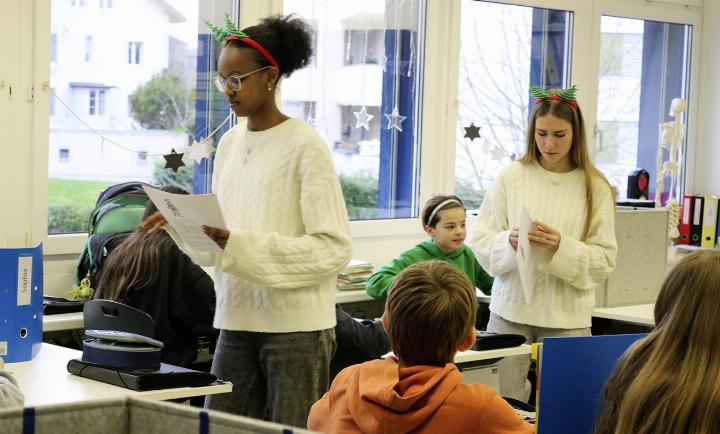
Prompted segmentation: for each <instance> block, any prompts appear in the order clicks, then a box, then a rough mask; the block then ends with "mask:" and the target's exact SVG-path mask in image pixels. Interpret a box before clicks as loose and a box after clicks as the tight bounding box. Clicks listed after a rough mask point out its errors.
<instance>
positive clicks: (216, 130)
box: [50, 88, 232, 157]
mask: <svg viewBox="0 0 720 434" xmlns="http://www.w3.org/2000/svg"><path fill="white" fill-rule="evenodd" d="M50 93H52V96H53V97H54V98H55V99H56V100H57V101H58V102H60V104H62V105H63V107H65V109H67V111H68V112H69V113H70V114H71V115H72V116H73V117H74V118H75V119H77V120H78V121H79V122H80V123H81V124H83V125H84V126H85V128H87V129H88V130H90V131H91V132H92V133H93V134H95V135H96V136H98V137H100V139H101V140H102V142H101V143H105V142H107V143H110V144H112V145H115V146H117V147H118V148H120V149H123V150H125V151H128V152H132V153H135V154H139V153H140V152H141V151H138V150H135V149H132V148H130V147H127V146H124V145H121V144H120V143H118V142H116V141H114V140H112V139H108V138H107V137H105V136H104V135H102V133H100V132H99V131H98V130H96V129H95V128H93V127H91V126H90V125H88V123H87V122H85V121H84V120H83V119H82V118H81V117H80V116H79V115H78V114H77V113H75V112H74V111H73V110H72V109H71V108H70V106H68V105H67V104H66V103H65V101H63V100H62V99H61V98H60V97H59V96H58V95H57V93H55V90H54V89H52V88H50ZM230 118H232V113H230V114H228V115H227V117H226V118H225V120H223V121H222V123H220V125H219V126H218V127H217V128H215V129H214V130H213V131H212V132H211V133H210V134H208V135H207V137H206V139H208V138H211V137H213V136H214V135H215V133H217V132H218V131H219V130H220V129H221V128H222V127H223V126H225V124H226V123H228V122H229V121H230ZM205 130H206V131H207V127H206V128H205ZM146 155H147V156H149V157H161V156H164V155H165V154H150V153H146Z"/></svg>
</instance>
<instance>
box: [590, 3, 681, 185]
mask: <svg viewBox="0 0 720 434" xmlns="http://www.w3.org/2000/svg"><path fill="white" fill-rule="evenodd" d="M601 32H602V33H601V45H600V70H599V71H598V75H599V84H598V102H597V104H598V106H597V107H598V110H597V127H596V130H595V143H596V153H595V162H596V163H597V165H598V168H599V169H600V170H602V172H603V173H604V174H605V176H607V177H608V180H609V181H610V183H611V184H613V185H614V186H615V187H616V188H617V190H618V194H619V196H620V197H621V198H624V197H626V196H627V178H628V175H629V174H630V172H632V171H633V170H634V169H635V168H643V169H645V170H647V171H648V172H649V173H650V179H651V180H652V182H650V188H649V190H650V198H654V196H655V190H656V188H655V180H656V179H657V162H656V161H657V160H656V159H657V153H658V125H659V124H660V123H662V122H666V121H670V120H671V118H670V117H669V116H668V113H669V111H670V102H671V101H672V99H673V98H683V99H687V98H688V89H689V75H690V71H689V69H690V49H691V42H692V26H690V25H685V24H670V23H663V22H658V21H649V20H639V19H631V18H620V17H613V16H603V17H602V19H601ZM686 116H687V114H685V115H684V116H683V121H684V122H686V121H687V117H686ZM681 151H682V152H681V153H682V154H683V155H684V154H685V152H684V147H683V149H682V150H681ZM664 159H665V160H667V155H665V157H664ZM680 163H681V164H682V163H683V161H682V160H681V161H680ZM681 186H682V183H681V182H678V187H679V188H680V187H681ZM669 189H670V185H669V178H667V179H666V183H665V187H664V189H663V191H664V192H665V195H667V193H668V191H669Z"/></svg>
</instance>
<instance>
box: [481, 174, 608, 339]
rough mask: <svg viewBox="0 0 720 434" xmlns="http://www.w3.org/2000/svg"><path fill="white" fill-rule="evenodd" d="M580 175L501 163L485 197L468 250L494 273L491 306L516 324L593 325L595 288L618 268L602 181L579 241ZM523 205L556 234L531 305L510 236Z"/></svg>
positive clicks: (582, 195)
mask: <svg viewBox="0 0 720 434" xmlns="http://www.w3.org/2000/svg"><path fill="white" fill-rule="evenodd" d="M584 176H585V175H584V172H583V171H582V170H581V169H575V170H573V171H572V172H567V173H553V172H549V171H547V170H545V169H543V168H542V166H540V164H538V163H533V164H529V165H528V164H523V163H520V162H515V163H513V164H511V165H510V166H508V167H506V168H504V169H503V170H502V171H501V172H500V174H499V175H498V176H497V178H496V180H495V186H494V188H493V189H492V191H488V194H487V195H486V196H485V199H484V201H483V204H482V207H481V209H480V213H479V215H478V223H477V226H476V228H475V234H474V235H473V238H472V242H471V245H472V248H473V250H474V251H475V254H476V255H477V258H478V262H480V264H481V265H482V266H483V268H485V270H487V272H488V273H490V274H491V275H493V276H495V283H494V285H493V289H492V301H491V303H490V310H491V311H492V312H493V313H495V314H496V315H499V316H501V317H502V318H504V319H506V320H509V321H512V322H516V323H521V324H529V325H534V326H540V327H551V328H583V327H590V323H591V317H592V310H593V307H594V306H595V287H596V286H598V284H600V283H601V282H602V281H603V280H604V279H605V278H606V277H607V276H608V275H609V274H610V273H611V272H612V270H613V269H614V268H615V257H616V254H617V244H616V241H615V210H614V206H613V203H614V197H613V195H612V193H611V191H610V189H609V188H608V186H607V185H606V184H605V183H604V182H603V181H602V180H600V179H595V180H594V184H593V202H594V204H593V216H592V220H591V223H590V229H589V232H588V236H587V239H586V240H585V241H584V242H583V241H580V237H581V236H582V231H583V225H584V224H585V215H586V207H587V200H586V198H585V180H584ZM523 206H525V207H526V208H527V210H528V212H529V213H530V216H531V218H533V219H534V220H539V221H542V222H544V223H545V224H547V225H550V226H551V227H553V228H555V229H557V230H559V231H560V234H561V240H560V246H559V248H558V251H557V252H555V254H554V255H550V254H549V252H548V255H547V257H546V258H545V260H544V261H541V263H540V264H539V269H538V271H537V273H536V281H535V287H534V289H533V293H532V297H531V300H530V303H529V304H528V303H526V301H525V298H524V296H523V290H522V284H521V283H520V275H519V273H518V270H517V262H516V260H515V251H514V250H513V248H512V247H511V246H510V243H509V241H508V238H509V235H510V228H512V227H514V226H517V225H518V222H519V218H520V211H521V210H522V207H523Z"/></svg>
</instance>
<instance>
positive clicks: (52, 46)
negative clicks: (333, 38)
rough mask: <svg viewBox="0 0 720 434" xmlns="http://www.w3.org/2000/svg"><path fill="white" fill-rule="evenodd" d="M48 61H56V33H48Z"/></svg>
mask: <svg viewBox="0 0 720 434" xmlns="http://www.w3.org/2000/svg"><path fill="white" fill-rule="evenodd" d="M50 61H51V62H57V33H53V34H52V35H50Z"/></svg>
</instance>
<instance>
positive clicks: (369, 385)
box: [307, 358, 535, 434]
mask: <svg viewBox="0 0 720 434" xmlns="http://www.w3.org/2000/svg"><path fill="white" fill-rule="evenodd" d="M462 379H463V377H462V374H461V373H460V371H458V369H457V367H456V366H455V365H454V364H452V363H448V364H447V365H445V367H439V366H411V367H407V368H400V367H399V366H398V363H397V359H395V358H387V359H384V360H372V361H370V362H365V363H362V364H359V365H354V366H350V367H348V368H346V369H344V370H343V371H341V372H340V373H339V374H338V375H337V377H335V380H334V381H333V383H332V386H331V387H330V391H328V392H327V393H326V394H325V395H324V396H323V397H322V398H321V399H320V400H319V401H318V402H316V403H315V404H314V405H313V406H312V408H311V409H310V416H309V417H308V423H307V426H308V429H310V430H314V431H320V432H326V433H333V434H334V433H367V434H370V433H373V434H374V433H399V434H400V433H477V434H491V433H492V434H515V433H521V434H530V433H534V432H535V428H534V426H533V425H530V424H528V423H526V422H524V421H523V420H522V419H521V418H520V416H518V415H516V414H515V412H514V411H513V409H512V407H510V405H509V404H508V403H507V402H505V400H503V399H502V398H501V397H499V396H498V395H497V394H496V393H495V390H494V389H492V388H490V387H488V386H485V385H482V384H462Z"/></svg>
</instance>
